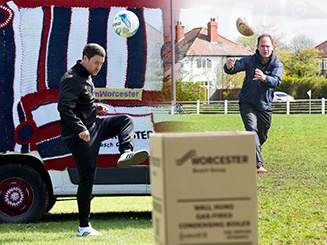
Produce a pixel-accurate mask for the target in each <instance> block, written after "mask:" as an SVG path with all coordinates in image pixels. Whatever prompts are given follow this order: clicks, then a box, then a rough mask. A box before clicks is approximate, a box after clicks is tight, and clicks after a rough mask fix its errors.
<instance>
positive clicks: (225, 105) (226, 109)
mask: <svg viewBox="0 0 327 245" xmlns="http://www.w3.org/2000/svg"><path fill="white" fill-rule="evenodd" d="M224 113H225V114H227V113H228V100H225V102H224Z"/></svg>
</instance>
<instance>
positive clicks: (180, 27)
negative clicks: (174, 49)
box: [176, 21, 184, 43]
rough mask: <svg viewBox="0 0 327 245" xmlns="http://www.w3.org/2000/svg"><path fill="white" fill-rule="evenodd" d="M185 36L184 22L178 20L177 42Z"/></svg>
mask: <svg viewBox="0 0 327 245" xmlns="http://www.w3.org/2000/svg"><path fill="white" fill-rule="evenodd" d="M183 38H184V26H183V25H182V22H180V21H177V25H176V43H177V42H178V41H180V40H181V39H183Z"/></svg>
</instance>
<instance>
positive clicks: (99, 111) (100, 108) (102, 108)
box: [96, 105, 108, 116]
mask: <svg viewBox="0 0 327 245" xmlns="http://www.w3.org/2000/svg"><path fill="white" fill-rule="evenodd" d="M96 110H97V115H99V116H104V115H106V114H107V113H108V109H107V107H105V106H102V105H97V108H96Z"/></svg>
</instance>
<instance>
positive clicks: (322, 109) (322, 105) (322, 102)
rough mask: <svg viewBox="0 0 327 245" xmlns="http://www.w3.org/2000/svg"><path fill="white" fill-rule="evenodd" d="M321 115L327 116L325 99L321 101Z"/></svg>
mask: <svg viewBox="0 0 327 245" xmlns="http://www.w3.org/2000/svg"><path fill="white" fill-rule="evenodd" d="M321 114H325V98H322V99H321Z"/></svg>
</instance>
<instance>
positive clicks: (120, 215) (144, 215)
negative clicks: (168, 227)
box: [39, 211, 152, 222]
mask: <svg viewBox="0 0 327 245" xmlns="http://www.w3.org/2000/svg"><path fill="white" fill-rule="evenodd" d="M77 218H78V217H77V213H61V214H51V213H47V214H45V215H44V216H43V217H42V218H41V219H40V221H39V222H62V221H75V220H77ZM151 218H152V216H151V211H139V212H135V211H129V212H105V213H92V214H91V219H92V220H125V221H126V220H133V219H136V220H151Z"/></svg>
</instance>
